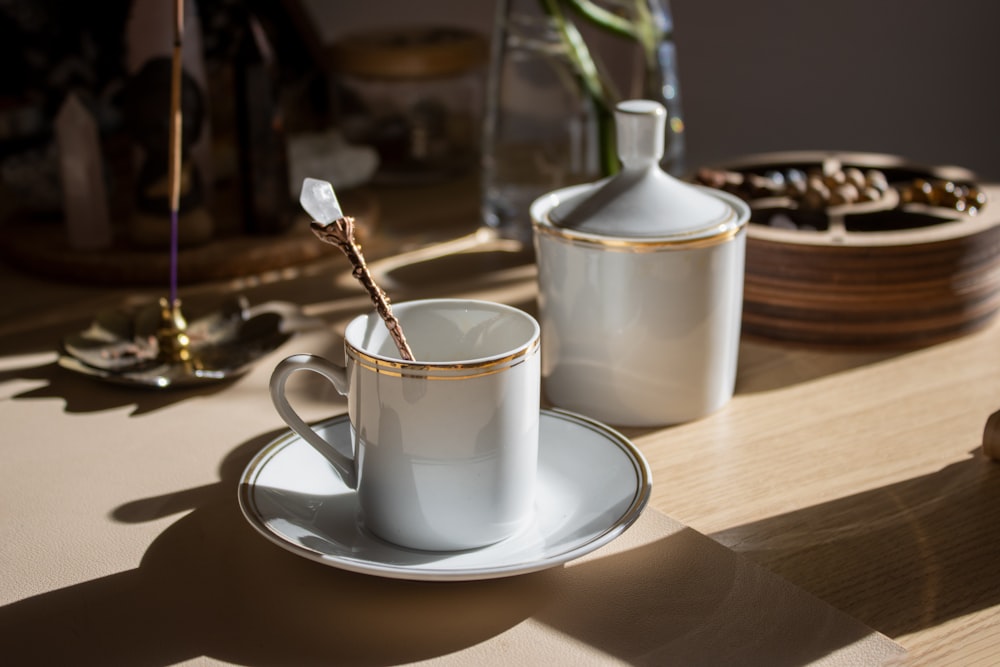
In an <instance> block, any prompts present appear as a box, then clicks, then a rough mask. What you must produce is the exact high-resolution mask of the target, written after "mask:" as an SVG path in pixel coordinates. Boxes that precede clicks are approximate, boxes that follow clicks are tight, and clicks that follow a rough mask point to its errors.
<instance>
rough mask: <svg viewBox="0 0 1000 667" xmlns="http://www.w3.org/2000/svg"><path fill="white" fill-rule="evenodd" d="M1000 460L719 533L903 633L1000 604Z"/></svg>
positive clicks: (839, 603) (826, 596)
mask: <svg viewBox="0 0 1000 667" xmlns="http://www.w3.org/2000/svg"><path fill="white" fill-rule="evenodd" d="M998 499H1000V465H998V464H997V463H996V462H993V461H991V460H990V459H988V458H987V457H986V456H985V455H983V454H982V452H981V451H980V450H974V451H973V452H972V455H971V456H970V457H969V458H968V459H965V460H963V461H960V462H957V463H954V464H951V465H949V466H947V467H945V468H943V469H941V470H939V471H937V472H935V473H932V474H929V475H923V476H921V477H916V478H913V479H910V480H906V481H904V482H899V483H897V484H892V485H889V486H885V487H882V488H878V489H873V490H871V491H866V492H864V493H859V494H856V495H852V496H849V497H846V498H841V499H838V500H834V501H830V502H827V503H823V504H820V505H814V506H812V507H807V508H804V509H801V510H798V511H795V512H790V513H788V514H782V515H778V516H774V517H770V518H768V519H764V520H762V521H757V522H754V523H749V524H745V525H742V526H737V527H734V528H732V529H728V530H725V531H722V532H719V533H716V534H714V535H712V537H713V538H715V539H716V540H718V541H719V542H721V543H722V544H724V545H726V546H728V547H730V548H732V549H733V550H735V551H737V552H740V553H743V554H745V555H747V556H748V557H750V558H751V559H752V560H754V561H756V562H758V563H760V564H761V565H763V566H764V567H766V568H767V569H769V570H771V571H773V572H775V573H777V574H779V575H782V576H783V577H785V578H786V579H788V580H789V581H791V582H793V583H795V584H797V585H798V586H801V587H802V588H804V589H806V590H808V591H810V592H811V593H813V594H815V595H817V596H818V597H820V598H822V599H823V600H825V601H827V602H829V603H830V604H832V605H833V606H835V607H837V608H838V609H842V610H844V611H845V612H847V613H848V614H850V615H852V616H854V617H855V618H857V619H859V620H861V621H863V622H864V623H867V624H868V625H870V626H871V627H873V628H875V629H877V630H879V631H880V632H883V633H885V634H887V635H889V636H892V637H895V636H899V635H902V634H906V633H910V632H914V631H917V630H921V629H924V628H928V627H933V626H935V625H938V624H940V623H941V622H943V621H946V620H948V619H953V618H957V617H960V616H962V615H964V614H968V613H970V612H973V611H976V610H979V609H984V608H987V607H991V606H994V605H997V604H1000V568H997V556H998V554H1000V502H998Z"/></svg>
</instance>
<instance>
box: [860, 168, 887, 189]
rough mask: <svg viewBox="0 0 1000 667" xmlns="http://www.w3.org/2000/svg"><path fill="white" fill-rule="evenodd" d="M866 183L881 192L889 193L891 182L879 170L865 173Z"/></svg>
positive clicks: (870, 170)
mask: <svg viewBox="0 0 1000 667" xmlns="http://www.w3.org/2000/svg"><path fill="white" fill-rule="evenodd" d="M865 183H866V184H867V185H869V186H871V187H873V188H875V189H876V190H878V191H879V192H887V191H888V190H889V180H888V179H887V178H886V177H885V174H883V173H882V172H881V171H879V170H878V169H869V170H868V171H866V172H865Z"/></svg>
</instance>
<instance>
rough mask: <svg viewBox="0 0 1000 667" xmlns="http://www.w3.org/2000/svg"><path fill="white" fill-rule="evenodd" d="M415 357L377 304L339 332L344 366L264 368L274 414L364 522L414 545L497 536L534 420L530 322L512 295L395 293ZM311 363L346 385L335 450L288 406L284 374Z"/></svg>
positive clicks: (529, 457) (527, 489)
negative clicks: (345, 446)
mask: <svg viewBox="0 0 1000 667" xmlns="http://www.w3.org/2000/svg"><path fill="white" fill-rule="evenodd" d="M393 312H394V314H395V315H396V317H397V319H398V320H399V322H400V325H401V327H402V330H403V332H404V334H405V335H406V338H407V341H408V342H409V344H410V347H411V349H412V350H413V354H414V357H415V360H414V361H404V360H403V359H402V357H401V355H400V354H399V352H398V350H397V349H396V346H395V343H394V341H393V340H392V337H391V336H390V335H389V331H388V329H387V328H386V326H385V323H384V322H383V321H382V320H381V318H380V317H379V316H378V314H377V313H375V312H371V313H369V314H366V315H361V316H358V317H356V318H355V319H354V320H352V321H351V322H350V324H348V326H347V329H346V331H345V336H344V338H345V344H344V347H345V350H346V359H347V366H346V368H344V367H341V366H339V365H337V364H334V363H333V362H331V361H329V360H327V359H324V358H322V357H318V356H315V355H310V354H297V355H293V356H291V357H289V358H287V359H285V360H284V361H282V362H281V363H280V364H278V366H277V367H276V368H275V371H274V373H273V375H272V377H271V398H272V400H273V401H274V405H275V408H276V409H277V411H278V414H280V415H281V417H282V419H284V420H285V422H286V423H287V424H288V425H289V426H290V427H291V428H292V429H293V430H294V431H295V432H296V433H298V434H299V435H300V436H301V437H302V438H303V439H304V440H306V441H307V442H308V443H309V444H311V445H312V446H313V447H315V448H316V449H317V450H318V451H319V452H320V453H322V454H323V455H324V456H325V457H326V458H327V460H328V461H330V463H331V464H333V466H334V467H335V468H336V469H337V471H338V473H339V474H340V476H341V477H342V478H343V479H344V481H345V483H346V484H347V485H348V486H350V487H352V488H355V489H357V493H358V501H359V505H360V508H361V513H362V521H363V522H364V525H365V527H366V528H367V529H368V530H370V531H371V532H373V533H374V534H376V535H378V536H379V537H381V538H382V539H385V540H388V541H390V542H393V543H396V544H399V545H402V546H406V547H411V548H415V549H427V550H434V551H442V550H459V549H470V548H476V547H481V546H485V545H487V544H492V543H494V542H498V541H500V540H502V539H504V538H506V537H509V536H510V535H512V534H513V533H514V532H516V531H517V529H518V528H520V527H521V526H522V525H523V524H524V523H525V522H526V521H528V519H530V517H531V512H532V508H533V504H534V496H535V475H536V468H537V458H538V419H539V382H540V363H539V325H538V323H537V322H536V321H535V319H534V318H532V317H531V316H530V315H528V314H527V313H525V312H523V311H521V310H518V309H517V308H513V307H511V306H507V305H503V304H499V303H492V302H487V301H476V300H469V299H426V300H420V301H409V302H403V303H399V304H396V305H395V306H394V307H393ZM300 370H308V371H313V372H315V373H319V374H320V375H322V376H324V377H325V378H327V379H328V380H329V381H330V382H331V383H332V384H333V385H334V387H336V389H337V391H338V392H340V393H341V394H343V395H345V396H347V403H348V415H349V417H350V421H351V427H352V436H353V441H354V447H353V452H352V453H351V455H345V454H344V453H342V452H339V451H337V450H336V449H335V448H333V447H332V446H331V445H330V444H329V443H327V442H326V441H324V440H323V438H322V437H320V435H319V434H318V433H316V432H315V431H314V430H313V429H312V428H311V427H310V426H309V425H308V424H306V423H305V422H304V421H303V420H302V419H301V418H300V417H299V416H298V415H297V414H296V413H295V410H294V409H293V408H292V407H291V405H289V403H288V399H287V397H286V395H285V384H286V382H287V380H288V378H289V376H291V375H292V374H293V373H295V372H296V371H300Z"/></svg>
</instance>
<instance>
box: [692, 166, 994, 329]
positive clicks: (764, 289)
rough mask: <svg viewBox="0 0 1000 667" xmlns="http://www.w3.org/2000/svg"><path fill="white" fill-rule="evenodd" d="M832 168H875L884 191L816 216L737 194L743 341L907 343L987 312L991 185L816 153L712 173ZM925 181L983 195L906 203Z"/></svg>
mask: <svg viewBox="0 0 1000 667" xmlns="http://www.w3.org/2000/svg"><path fill="white" fill-rule="evenodd" d="M831 164H833V165H837V164H839V165H840V166H841V167H843V169H844V170H846V169H848V168H852V167H853V168H856V169H860V170H862V171H868V170H877V171H879V172H881V173H882V174H884V176H885V180H886V181H887V185H888V188H887V189H886V190H885V191H884V192H883V193H882V196H881V197H879V198H877V199H875V200H874V201H864V202H854V203H837V204H835V205H827V206H824V207H822V208H819V209H817V208H811V209H810V208H807V207H806V206H805V205H804V204H803V202H802V200H801V199H798V200H796V198H794V197H789V196H782V195H780V194H777V195H776V194H775V193H773V192H772V193H768V192H761V191H760V190H759V189H757V191H756V192H750V191H748V189H746V188H744V191H743V193H742V194H741V196H743V198H744V199H746V200H747V201H748V203H749V204H750V206H751V211H752V213H751V218H750V224H749V226H748V237H747V258H746V262H747V265H746V283H745V290H744V314H743V331H744V333H745V334H746V335H748V336H751V337H758V338H765V339H771V340H780V341H788V342H795V343H802V344H808V345H814V346H821V347H830V348H842V349H880V348H913V347H920V346H925V345H929V344H932V343H936V342H939V341H943V340H947V339H950V338H954V337H957V336H960V335H964V334H966V333H969V332H971V331H974V330H976V329H978V328H980V327H982V326H984V325H985V324H986V323H987V322H988V321H989V320H990V319H991V318H992V317H993V316H994V315H995V314H996V312H997V310H998V309H1000V204H998V203H993V202H991V201H990V195H991V194H993V197H994V198H996V197H1000V189H998V188H983V187H981V186H980V185H979V184H978V183H976V181H975V177H974V176H973V174H972V173H970V172H968V171H967V170H964V169H961V168H957V167H922V166H918V165H913V164H910V163H908V162H906V161H905V160H903V159H902V158H899V157H896V156H891V155H881V154H867V153H836V152H818V151H811V152H790V153H768V154H761V155H753V156H747V157H743V158H739V159H736V160H733V161H731V162H728V163H726V164H724V165H720V166H718V167H713V168H712V169H713V170H715V171H721V172H725V173H728V174H730V175H733V174H737V175H740V176H742V177H745V178H746V179H747V180H749V179H753V178H756V177H760V176H764V175H766V174H769V173H773V172H775V171H777V172H779V173H783V174H786V173H789V170H793V169H794V170H799V171H800V172H810V171H817V172H821V171H822V170H823V169H824V166H825V167H826V168H827V170H828V171H829V167H830V165H831ZM694 180H696V181H701V182H704V180H703V179H700V178H695V179H694ZM927 182H932V183H937V184H938V185H939V186H941V187H944V185H943V184H944V183H953V184H958V185H961V186H968V187H969V188H973V189H974V190H978V191H979V192H981V193H984V196H985V203H983V200H982V198H980V200H979V201H977V202H975V203H974V204H975V205H974V206H968V205H967V204H956V203H955V201H954V200H955V197H950V199H947V200H946V201H933V202H928V201H924V202H923V203H920V202H915V201H911V200H912V199H913V197H912V193H913V192H914V188H915V187H920V186H924V185H925V184H926V183H927ZM915 184H920V186H917V185H915ZM726 189H730V191H733V192H735V193H736V194H740V193H739V192H738V190H739V188H738V187H733V188H728V187H727V188H726ZM932 199H933V198H932ZM941 199H945V198H941ZM956 206H957V207H958V208H956ZM958 209H962V210H958Z"/></svg>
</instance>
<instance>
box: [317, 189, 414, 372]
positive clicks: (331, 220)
mask: <svg viewBox="0 0 1000 667" xmlns="http://www.w3.org/2000/svg"><path fill="white" fill-rule="evenodd" d="M299 203H300V204H302V208H304V209H305V211H306V213H308V214H309V215H310V216H311V217H312V219H313V222H312V225H311V229H312V231H313V233H314V234H315V235H316V236H317V237H318V238H319V239H320V240H321V241H323V242H324V243H329V244H331V245H335V246H337V247H338V248H340V249H341V250H342V251H343V253H344V254H345V255H347V259H349V260H350V262H351V265H352V266H353V267H354V271H353V274H354V277H355V278H357V279H358V281H359V282H360V283H361V284H362V285H363V286H364V288H365V289H366V290H368V294H369V295H370V296H371V298H372V303H374V304H375V310H376V311H377V312H378V314H379V316H380V317H381V318H382V320H383V321H384V322H385V326H386V328H388V329H389V334H390V335H391V336H392V340H393V342H395V343H396V347H397V348H398V349H399V354H400V355H401V356H402V357H403V359H406V360H407V361H413V352H412V351H411V350H410V346H409V345H408V344H407V342H406V336H404V335H403V329H402V327H400V325H399V320H397V319H396V317H395V315H393V314H392V306H391V305H390V304H389V297H388V296H386V293H385V292H384V291H382V288H381V287H379V286H378V285H376V284H375V279H374V278H372V274H371V271H369V270H368V265H367V264H366V263H365V257H364V255H363V254H362V253H361V248H360V247H359V246H358V244H357V242H355V240H354V218H352V217H350V216H345V215H344V212H343V211H342V210H341V209H340V203H339V202H338V201H337V195H336V194H334V192H333V186H332V185H330V184H329V183H327V182H326V181H321V180H318V179H315V178H306V179H304V180H303V181H302V194H301V195H299Z"/></svg>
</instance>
